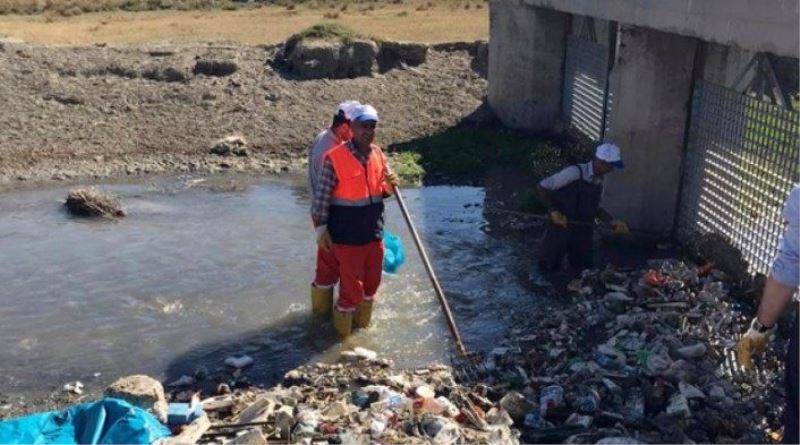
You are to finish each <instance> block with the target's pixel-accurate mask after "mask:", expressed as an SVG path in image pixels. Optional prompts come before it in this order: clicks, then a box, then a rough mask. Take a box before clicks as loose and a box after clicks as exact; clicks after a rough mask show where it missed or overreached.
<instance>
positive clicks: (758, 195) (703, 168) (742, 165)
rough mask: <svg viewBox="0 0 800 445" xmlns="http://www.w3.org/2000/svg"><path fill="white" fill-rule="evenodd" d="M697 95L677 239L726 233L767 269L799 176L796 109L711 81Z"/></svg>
mask: <svg viewBox="0 0 800 445" xmlns="http://www.w3.org/2000/svg"><path fill="white" fill-rule="evenodd" d="M692 101H693V102H692V116H691V120H690V127H689V139H688V142H687V152H686V158H685V168H684V178H683V189H682V196H681V208H680V211H679V221H678V232H677V233H678V237H679V238H680V239H681V240H683V241H688V240H690V239H691V238H692V237H693V236H694V235H696V234H702V233H708V232H718V233H721V234H723V235H725V236H726V237H727V238H728V239H729V240H730V241H731V242H732V243H733V245H734V246H736V247H738V248H739V249H740V250H741V251H742V254H743V256H744V259H745V261H747V262H748V263H749V272H750V273H756V272H762V273H766V272H767V271H768V269H769V265H770V262H771V260H772V258H773V256H774V254H775V251H776V247H777V241H778V238H779V236H780V234H781V233H782V232H783V228H784V222H783V218H782V216H781V210H782V207H783V202H784V200H785V198H786V196H787V194H788V192H789V190H790V189H791V187H792V184H793V183H795V182H797V181H798V179H800V164H798V159H800V142H798V136H799V133H798V113H797V112H795V111H791V110H789V109H786V108H783V107H780V106H777V105H773V104H770V103H768V102H765V101H763V100H760V99H756V98H754V97H751V96H747V95H744V94H742V93H739V92H737V91H735V90H731V89H728V88H725V87H722V86H719V85H715V84H712V83H708V82H700V83H699V84H698V85H696V87H695V90H694V92H693V98H692Z"/></svg>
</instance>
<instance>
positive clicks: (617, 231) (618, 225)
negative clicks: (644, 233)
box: [611, 219, 630, 235]
mask: <svg viewBox="0 0 800 445" xmlns="http://www.w3.org/2000/svg"><path fill="white" fill-rule="evenodd" d="M611 228H612V229H613V231H614V235H625V234H626V233H628V232H630V229H629V228H628V225H627V224H625V222H624V221H620V220H618V219H615V220H614V221H611Z"/></svg>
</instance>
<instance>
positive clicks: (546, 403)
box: [539, 385, 564, 417]
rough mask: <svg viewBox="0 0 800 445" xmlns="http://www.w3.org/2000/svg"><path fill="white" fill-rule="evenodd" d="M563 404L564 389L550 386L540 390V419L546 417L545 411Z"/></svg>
mask: <svg viewBox="0 0 800 445" xmlns="http://www.w3.org/2000/svg"><path fill="white" fill-rule="evenodd" d="M563 402H564V388H562V387H561V386H559V385H551V386H546V387H544V388H542V393H541V395H540V396H539V410H540V413H541V416H542V417H546V416H547V411H548V410H550V409H552V408H555V407H557V406H559V405H561V404H562V403H563Z"/></svg>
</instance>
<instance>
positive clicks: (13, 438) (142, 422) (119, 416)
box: [0, 399, 170, 444]
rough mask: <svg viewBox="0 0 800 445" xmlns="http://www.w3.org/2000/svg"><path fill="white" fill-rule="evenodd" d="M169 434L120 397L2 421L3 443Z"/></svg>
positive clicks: (146, 439) (149, 438)
mask: <svg viewBox="0 0 800 445" xmlns="http://www.w3.org/2000/svg"><path fill="white" fill-rule="evenodd" d="M169 436H170V432H169V429H167V427H165V426H164V425H162V424H161V422H159V421H158V419H156V418H155V417H154V416H153V415H152V414H150V413H148V412H147V411H145V410H143V409H140V408H137V407H135V406H133V405H131V404H129V403H128V402H125V401H124V400H119V399H103V400H101V401H99V402H93V403H84V404H82V405H75V406H72V407H70V408H68V409H66V410H63V411H47V412H43V413H38V414H32V415H30V416H25V417H20V418H17V419H11V420H4V421H0V443H3V444H23V443H36V444H79V443H87V444H114V443H125V444H151V443H154V442H156V441H158V440H160V439H163V438H165V437H169Z"/></svg>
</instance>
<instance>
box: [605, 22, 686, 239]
mask: <svg viewBox="0 0 800 445" xmlns="http://www.w3.org/2000/svg"><path fill="white" fill-rule="evenodd" d="M618 38H619V50H618V52H617V60H616V62H615V64H614V68H613V69H612V70H611V74H610V77H609V92H610V94H611V101H612V106H611V111H610V116H609V122H610V124H609V130H608V133H607V135H606V139H607V140H609V141H613V142H615V143H616V144H617V145H619V146H620V148H621V149H622V156H623V159H624V160H625V164H626V168H625V169H624V170H622V171H618V172H613V173H612V174H610V175H609V176H608V179H607V181H606V186H605V192H604V198H603V205H604V207H605V208H606V209H607V210H608V211H609V212H611V213H612V214H614V215H615V216H617V217H620V218H622V219H624V220H626V221H628V223H629V224H630V226H631V227H632V228H634V229H638V230H644V231H649V232H658V233H668V232H670V231H671V230H672V226H673V222H674V217H675V209H676V205H677V202H678V187H679V184H680V178H681V163H682V158H683V146H684V135H685V127H686V122H687V114H688V111H689V103H690V100H691V85H692V76H693V66H694V57H695V50H696V45H697V40H696V39H694V38H689V37H682V36H679V35H676V34H671V33H665V32H660V31H654V30H651V29H647V28H639V27H632V26H622V27H620V33H619V36H618Z"/></svg>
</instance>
